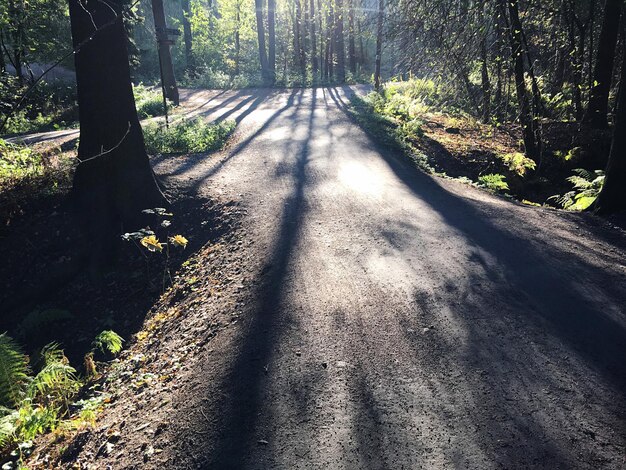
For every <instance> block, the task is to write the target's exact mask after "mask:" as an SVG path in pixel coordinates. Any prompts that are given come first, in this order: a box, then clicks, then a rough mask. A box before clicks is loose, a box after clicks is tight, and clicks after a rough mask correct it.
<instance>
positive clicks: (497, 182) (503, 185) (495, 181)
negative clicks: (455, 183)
mask: <svg viewBox="0 0 626 470" xmlns="http://www.w3.org/2000/svg"><path fill="white" fill-rule="evenodd" d="M478 183H479V184H480V185H481V186H483V187H485V188H487V189H490V190H491V191H508V189H509V185H508V184H507V182H506V181H505V177H504V175H500V174H497V173H496V174H493V173H492V174H489V175H483V176H479V177H478Z"/></svg>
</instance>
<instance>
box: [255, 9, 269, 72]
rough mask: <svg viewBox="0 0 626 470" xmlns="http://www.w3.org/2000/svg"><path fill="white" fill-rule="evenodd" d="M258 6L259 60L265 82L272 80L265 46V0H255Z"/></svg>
mask: <svg viewBox="0 0 626 470" xmlns="http://www.w3.org/2000/svg"><path fill="white" fill-rule="evenodd" d="M254 4H255V8H256V32H257V39H258V42H259V62H260V64H261V78H262V79H263V81H264V82H266V83H267V82H268V81H269V80H270V75H269V62H268V58H267V48H266V46H265V25H264V24H263V0H254Z"/></svg>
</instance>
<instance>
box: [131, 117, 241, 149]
mask: <svg viewBox="0 0 626 470" xmlns="http://www.w3.org/2000/svg"><path fill="white" fill-rule="evenodd" d="M234 130H235V122H234V121H222V122H218V123H207V122H205V121H204V120H203V119H201V118H196V119H193V120H187V119H182V120H180V121H178V122H176V123H173V124H170V126H169V127H164V126H163V125H159V124H156V123H152V124H148V125H146V126H144V130H143V134H144V139H145V141H146V149H147V150H148V153H151V154H156V153H199V152H208V151H211V150H219V149H221V148H222V147H223V146H224V144H225V143H226V141H227V140H228V138H229V137H230V135H231V134H232V133H233V131H234Z"/></svg>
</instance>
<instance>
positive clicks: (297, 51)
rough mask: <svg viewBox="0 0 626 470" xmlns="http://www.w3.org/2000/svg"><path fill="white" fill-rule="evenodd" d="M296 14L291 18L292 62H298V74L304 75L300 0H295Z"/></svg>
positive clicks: (304, 61) (304, 62) (304, 63)
mask: <svg viewBox="0 0 626 470" xmlns="http://www.w3.org/2000/svg"><path fill="white" fill-rule="evenodd" d="M295 6H296V14H295V16H294V20H293V49H294V51H293V52H294V62H295V63H296V64H298V67H299V69H300V74H301V75H302V76H304V74H305V67H306V60H305V58H304V46H303V44H302V34H301V26H302V6H301V5H300V0H295Z"/></svg>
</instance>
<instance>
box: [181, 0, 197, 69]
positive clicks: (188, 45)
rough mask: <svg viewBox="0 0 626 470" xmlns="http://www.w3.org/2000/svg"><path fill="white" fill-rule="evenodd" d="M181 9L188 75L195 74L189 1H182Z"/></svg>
mask: <svg viewBox="0 0 626 470" xmlns="http://www.w3.org/2000/svg"><path fill="white" fill-rule="evenodd" d="M181 7H182V10H183V39H184V41H185V63H186V65H187V73H193V71H194V68H195V64H194V60H193V52H192V42H191V41H192V38H191V23H190V22H189V18H191V8H190V7H189V0H181Z"/></svg>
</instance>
